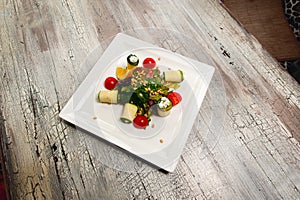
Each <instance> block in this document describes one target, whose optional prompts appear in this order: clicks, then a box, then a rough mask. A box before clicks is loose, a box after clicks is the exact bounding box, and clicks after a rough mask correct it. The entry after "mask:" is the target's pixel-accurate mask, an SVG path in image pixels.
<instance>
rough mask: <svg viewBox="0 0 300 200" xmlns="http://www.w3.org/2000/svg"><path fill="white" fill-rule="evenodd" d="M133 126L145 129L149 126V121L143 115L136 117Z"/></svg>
mask: <svg viewBox="0 0 300 200" xmlns="http://www.w3.org/2000/svg"><path fill="white" fill-rule="evenodd" d="M133 125H134V127H135V128H146V127H147V126H148V125H149V121H148V119H147V117H145V116H144V115H138V116H136V117H135V118H134V120H133Z"/></svg>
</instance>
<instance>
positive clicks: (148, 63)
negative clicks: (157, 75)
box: [143, 58, 156, 69]
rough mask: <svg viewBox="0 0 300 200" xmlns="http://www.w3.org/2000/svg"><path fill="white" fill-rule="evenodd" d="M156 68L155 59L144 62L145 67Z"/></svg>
mask: <svg viewBox="0 0 300 200" xmlns="http://www.w3.org/2000/svg"><path fill="white" fill-rule="evenodd" d="M155 66H156V62H155V60H154V59H153V58H146V59H145V60H144V61H143V67H145V68H148V69H153V68H154V67H155Z"/></svg>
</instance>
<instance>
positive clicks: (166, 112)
mask: <svg viewBox="0 0 300 200" xmlns="http://www.w3.org/2000/svg"><path fill="white" fill-rule="evenodd" d="M170 113H171V110H167V111H166V110H162V109H160V108H159V107H157V114H158V115H159V116H161V117H166V116H168V115H169V114H170Z"/></svg>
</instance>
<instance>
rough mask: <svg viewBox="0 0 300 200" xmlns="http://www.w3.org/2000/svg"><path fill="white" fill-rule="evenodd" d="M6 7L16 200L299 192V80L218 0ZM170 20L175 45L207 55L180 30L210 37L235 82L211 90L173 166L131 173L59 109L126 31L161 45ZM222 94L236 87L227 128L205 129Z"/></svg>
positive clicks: (4, 41)
mask: <svg viewBox="0 0 300 200" xmlns="http://www.w3.org/2000/svg"><path fill="white" fill-rule="evenodd" d="M0 12H1V17H2V20H1V21H0V25H1V29H0V52H1V56H0V63H1V64H0V76H1V82H0V91H1V92H0V106H1V107H0V116H1V117H0V123H1V145H2V149H3V153H4V159H5V164H6V165H5V166H6V170H7V172H8V174H6V175H7V177H8V181H9V188H10V196H11V198H12V199H146V198H148V199H233V198H235V199H296V198H297V197H299V196H300V193H299V187H300V183H299V174H300V173H299V171H300V170H299V166H300V163H299V157H300V155H299V152H300V151H299V142H298V141H299V139H300V135H299V130H300V123H299V122H300V120H299V113H300V111H299V107H300V104H299V99H300V98H299V85H298V84H297V83H296V82H295V81H294V80H293V79H292V78H291V77H290V76H289V75H288V74H287V73H285V72H284V71H282V70H281V68H280V66H279V64H278V63H277V62H276V60H274V59H273V58H272V57H270V55H269V54H268V53H267V52H266V51H265V50H264V49H263V47H262V46H261V45H260V44H259V43H258V42H257V40H256V39H255V38H254V37H253V36H251V35H250V34H249V33H247V32H246V31H245V30H244V29H243V28H242V27H241V26H240V25H239V24H238V23H237V22H236V21H235V20H234V19H232V17H231V16H230V15H229V14H228V13H227V12H226V10H224V8H223V7H222V5H220V3H219V2H218V1H214V0H210V1H180V2H176V3H174V2H173V1H163V2H162V1H149V2H148V1H140V2H139V3H136V2H132V1H109V0H106V1H83V0H82V1H69V0H61V1H59V0H54V1H51V2H45V1H30V0H27V1H22V2H19V1H9V2H2V3H1V5H0ZM151 27H152V28H151ZM159 29H160V30H161V33H160V34H161V36H163V37H165V36H166V35H167V34H166V31H165V30H169V33H168V36H170V38H167V39H166V40H165V42H161V43H160V44H161V46H164V47H165V48H170V49H171V50H174V51H177V52H179V53H183V54H184V53H190V52H192V53H191V55H190V57H193V58H196V59H200V60H201V59H207V58H203V56H202V55H199V54H197V53H198V51H196V50H195V51H193V49H189V46H188V45H186V44H182V43H181V40H180V39H179V40H178V43H176V42H174V38H172V37H173V35H172V34H173V33H174V32H175V33H176V32H177V33H178V35H180V34H183V35H184V36H185V37H187V38H189V39H190V40H192V41H196V44H200V45H202V46H203V48H204V49H205V52H207V53H208V54H209V55H210V56H211V58H212V60H213V62H214V65H215V66H216V69H217V74H216V75H215V78H219V77H221V78H222V80H215V81H220V82H221V83H223V84H224V87H223V88H220V87H217V86H223V85H222V84H221V85H215V87H214V88H210V89H211V90H212V89H213V90H217V91H211V93H210V94H211V96H210V97H209V96H208V97H207V99H206V100H205V101H204V104H203V106H202V107H201V112H200V114H199V116H198V118H197V121H196V122H195V124H194V127H193V130H192V133H191V136H190V138H189V140H188V143H187V145H186V148H185V150H184V152H183V154H182V157H181V159H180V162H179V164H178V166H177V168H176V170H175V172H174V173H169V174H164V173H162V172H160V171H156V170H152V169H151V168H150V167H149V166H147V164H144V163H143V162H141V163H139V164H140V169H135V170H134V169H133V170H129V171H124V170H120V169H122V166H120V168H117V167H116V166H112V165H109V163H106V162H105V161H106V160H103V159H104V158H103V151H109V150H111V148H113V149H114V151H116V152H119V153H120V154H121V155H120V157H122V156H123V154H124V153H123V152H121V151H120V150H118V149H115V148H114V147H110V146H109V145H108V144H107V143H106V142H104V141H102V140H99V139H98V138H95V137H94V136H92V135H90V134H87V133H85V132H83V131H80V130H79V129H76V127H74V126H72V125H71V124H68V123H66V122H64V121H62V120H61V119H59V117H58V113H59V112H60V110H61V108H62V107H63V106H64V105H65V103H66V102H67V100H68V99H69V97H70V96H71V95H72V94H73V93H74V91H75V90H76V88H77V87H78V86H79V84H80V83H81V82H82V81H83V80H84V78H85V76H86V75H87V74H88V72H89V70H90V69H91V67H92V66H93V63H94V62H95V61H96V60H95V58H97V56H100V55H101V53H102V52H103V50H104V49H105V48H106V47H107V45H108V44H109V42H110V41H111V39H112V37H113V36H114V35H115V34H116V33H118V32H120V31H122V32H127V33H131V34H136V36H139V37H141V36H143V35H147V38H145V40H149V41H153V42H159V40H158V39H157V38H159V37H158V36H157V35H151V34H152V33H153V30H154V32H155V33H157V32H158V31H157V30H159ZM155 30H156V31H155ZM175 39H176V38H175ZM194 45H195V44H194ZM191 46H193V45H191ZM190 48H191V47H190ZM90 53H92V54H93V55H90ZM86 58H89V60H85V59H86ZM207 61H208V60H207ZM214 92H215V93H214ZM218 92H220V94H221V92H225V93H224V94H223V93H222V94H223V95H224V96H222V98H220V96H219V98H220V99H219V100H218V101H219V104H218V105H220V106H221V108H224V110H220V115H222V118H221V119H222V120H221V123H222V125H221V128H220V129H216V128H215V127H210V129H205V127H206V128H209V125H210V124H211V123H212V122H211V113H210V106H211V104H210V101H211V99H210V98H216V97H215V96H214V95H215V94H216V93H218ZM223 97H224V99H223ZM221 101H224V102H221ZM204 130H207V132H205V131H204ZM216 130H221V131H216ZM209 134H210V135H209ZM212 135H213V137H212V138H211V139H208V136H212ZM297 140H298V141H297ZM101 156H102V157H101ZM129 157H130V156H129ZM126 159H127V158H126V157H124V162H125V161H126ZM129 159H130V158H129ZM128 162H133V161H131V160H129V161H128ZM134 166H139V165H134Z"/></svg>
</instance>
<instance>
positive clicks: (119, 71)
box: [116, 67, 129, 80]
mask: <svg viewBox="0 0 300 200" xmlns="http://www.w3.org/2000/svg"><path fill="white" fill-rule="evenodd" d="M128 73H129V70H127V69H124V68H123V67H117V69H116V76H117V78H118V79H119V80H123V79H125V78H126V77H127V75H128Z"/></svg>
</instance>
